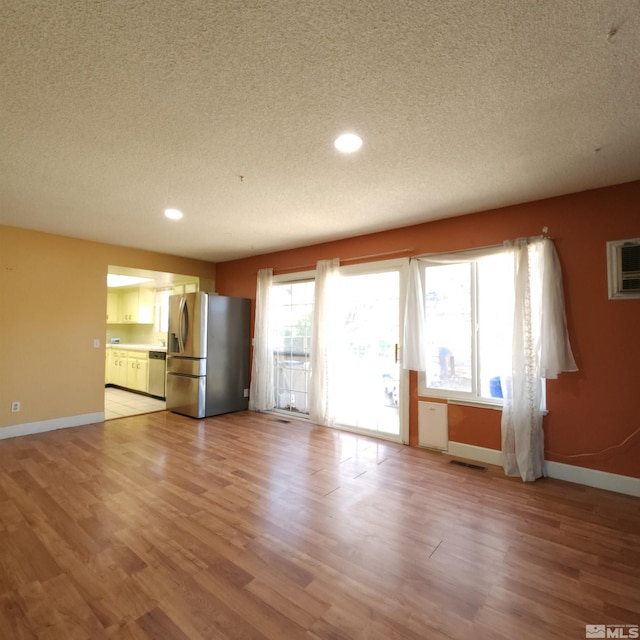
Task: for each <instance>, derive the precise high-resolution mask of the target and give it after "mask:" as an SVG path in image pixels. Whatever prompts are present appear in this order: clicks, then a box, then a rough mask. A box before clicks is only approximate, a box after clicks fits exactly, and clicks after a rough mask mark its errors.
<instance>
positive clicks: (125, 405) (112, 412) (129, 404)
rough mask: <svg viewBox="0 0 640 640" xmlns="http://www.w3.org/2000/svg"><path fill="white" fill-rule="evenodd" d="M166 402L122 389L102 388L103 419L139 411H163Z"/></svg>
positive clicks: (133, 414)
mask: <svg viewBox="0 0 640 640" xmlns="http://www.w3.org/2000/svg"><path fill="white" fill-rule="evenodd" d="M165 409H166V403H165V402H164V401H163V400H157V399H156V398H150V397H148V396H141V395H140V394H138V393H131V392H130V391H125V390H124V389H115V388H113V387H105V390H104V419H105V420H113V419H114V418H123V417H124V416H135V415H138V414H140V413H151V412H152V411H164V410H165Z"/></svg>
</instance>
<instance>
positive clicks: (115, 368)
mask: <svg viewBox="0 0 640 640" xmlns="http://www.w3.org/2000/svg"><path fill="white" fill-rule="evenodd" d="M105 371H106V375H105V382H106V384H114V385H116V386H118V387H123V388H125V389H132V390H133V391H143V392H144V393H148V392H149V354H148V353H147V352H146V351H126V350H124V349H107V355H106V363H105Z"/></svg>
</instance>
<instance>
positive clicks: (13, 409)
mask: <svg viewBox="0 0 640 640" xmlns="http://www.w3.org/2000/svg"><path fill="white" fill-rule="evenodd" d="M18 411H20V403H19V402H12V403H11V413H18Z"/></svg>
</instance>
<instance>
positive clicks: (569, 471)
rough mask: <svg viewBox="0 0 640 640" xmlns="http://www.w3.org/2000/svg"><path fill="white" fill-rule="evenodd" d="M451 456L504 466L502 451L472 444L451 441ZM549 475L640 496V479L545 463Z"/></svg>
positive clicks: (569, 465) (558, 463) (573, 466)
mask: <svg viewBox="0 0 640 640" xmlns="http://www.w3.org/2000/svg"><path fill="white" fill-rule="evenodd" d="M447 453H449V455H452V456H458V457H460V458H467V459H469V460H475V461H477V462H484V463H486V464H495V465H497V466H499V467H501V466H502V451H498V450H496V449H486V448H485V447H476V446H474V445H472V444H464V442H451V441H449V450H448V452H447ZM545 466H546V471H547V475H548V476H549V477H550V478H555V479H556V480H566V481H567V482H575V483H576V484H583V485H586V486H588V487H595V488H596V489H605V490H606V491H615V492H616V493H624V494H627V495H629V496H640V478H632V477H630V476H621V475H618V474H616V473H607V472H605V471H596V470H595V469H587V468H586V467H576V466H575V465H572V464H563V463H561V462H550V461H545Z"/></svg>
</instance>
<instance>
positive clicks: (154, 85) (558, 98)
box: [0, 0, 640, 261]
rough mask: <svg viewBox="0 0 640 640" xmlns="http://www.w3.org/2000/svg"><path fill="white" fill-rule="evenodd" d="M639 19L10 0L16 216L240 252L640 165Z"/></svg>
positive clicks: (587, 6) (45, 224)
mask: <svg viewBox="0 0 640 640" xmlns="http://www.w3.org/2000/svg"><path fill="white" fill-rule="evenodd" d="M639 34H640V4H639V3H638V0H561V1H559V0H515V1H514V0H484V1H483V0H448V1H447V0H431V1H429V0H421V1H417V0H416V1H411V0H404V1H403V0H369V1H368V2H348V1H347V2H345V0H339V1H337V0H322V1H320V2H319V1H318V0H297V1H296V2H293V1H285V0H254V1H252V0H244V1H243V2H232V1H230V0H216V1H213V0H191V1H184V2H176V1H175V0H171V1H168V0H146V1H144V0H133V1H132V0H110V1H108V2H106V1H95V0H94V1H87V0H63V1H61V0H5V2H3V3H2V5H1V8H0V223H2V224H7V225H12V226H19V227H26V228H33V229H39V230H42V231H48V232H53V233H60V234H63V235H67V236H73V237H80V238H86V239H91V240H99V241H102V242H109V243H115V244H122V245H126V246H131V247H139V248H146V249H151V250H155V251H161V252H165V253H171V254H176V255H183V256H190V257H194V258H202V259H207V260H213V261H221V260H228V259H232V258H237V257H243V256H248V255H253V254H258V253H265V252H268V251H273V250H278V249H283V248H290V247H295V246H302V245H306V244H311V243H315V242H321V241H325V240H332V239H337V238H342V237H347V236H353V235H359V234H361V233H366V232H370V231H379V230H384V229H389V228H394V227H400V226H404V225H407V224H412V223H417V222H422V221H427V220H432V219H437V218H443V217H448V216H454V215H459V214H464V213H471V212H474V211H480V210H484V209H489V208H493V207H498V206H503V205H508V204H514V203H518V202H524V201H530V200H536V199H539V198H543V197H548V196H553V195H559V194H564V193H569V192H575V191H582V190H585V189H590V188H595V187H600V186H605V185H610V184H616V183H622V182H627V181H630V180H636V179H640V37H639ZM345 130H350V131H355V132H357V133H359V134H360V135H361V136H362V138H363V139H364V145H363V148H362V150H361V151H360V152H359V153H357V154H354V155H352V156H342V155H340V154H339V153H338V152H337V151H335V149H334V148H333V146H332V143H333V139H334V138H335V137H336V135H337V134H338V133H340V132H342V131H345ZM165 207H177V208H179V209H181V210H183V211H184V214H185V217H184V219H183V220H182V221H180V222H171V221H168V220H166V219H165V218H164V217H163V216H162V210H163V209H164V208H165Z"/></svg>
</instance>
